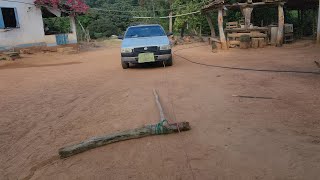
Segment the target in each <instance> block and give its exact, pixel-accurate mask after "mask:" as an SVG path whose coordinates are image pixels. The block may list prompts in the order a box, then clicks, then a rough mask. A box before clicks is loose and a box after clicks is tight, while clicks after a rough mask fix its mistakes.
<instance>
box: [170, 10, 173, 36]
mask: <svg viewBox="0 0 320 180" xmlns="http://www.w3.org/2000/svg"><path fill="white" fill-rule="evenodd" d="M172 14H173V13H172V11H170V13H169V32H171V33H172V24H173V23H172Z"/></svg>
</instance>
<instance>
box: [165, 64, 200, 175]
mask: <svg viewBox="0 0 320 180" xmlns="http://www.w3.org/2000/svg"><path fill="white" fill-rule="evenodd" d="M163 68H164V70H165V74H164V82H165V83H166V84H165V86H166V89H167V92H168V98H169V101H170V104H171V109H172V113H173V119H174V122H175V123H176V124H177V128H178V132H179V133H181V131H180V127H179V124H178V123H177V118H176V113H175V111H174V105H173V101H172V98H171V95H170V94H169V93H170V92H171V91H170V87H169V81H168V71H167V68H166V64H165V62H164V61H163ZM179 138H180V142H181V146H183V142H184V140H183V138H182V137H179ZM182 151H183V152H184V156H185V158H186V161H187V162H186V164H187V166H188V168H189V169H190V172H191V175H192V179H193V180H195V174H194V172H193V170H192V167H191V164H190V158H189V156H188V154H187V152H186V151H185V149H184V148H182Z"/></svg>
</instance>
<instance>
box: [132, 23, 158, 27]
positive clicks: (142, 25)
mask: <svg viewBox="0 0 320 180" xmlns="http://www.w3.org/2000/svg"><path fill="white" fill-rule="evenodd" d="M144 26H160V27H161V25H160V24H140V25H134V26H129V28H131V27H144Z"/></svg>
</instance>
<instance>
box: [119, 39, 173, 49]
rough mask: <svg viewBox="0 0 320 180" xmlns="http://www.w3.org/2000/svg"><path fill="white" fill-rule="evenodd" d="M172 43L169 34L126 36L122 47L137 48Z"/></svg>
mask: <svg viewBox="0 0 320 180" xmlns="http://www.w3.org/2000/svg"><path fill="white" fill-rule="evenodd" d="M168 44H170V42H169V39H168V37H167V36H155V37H141V38H125V39H124V40H123V41H122V45H121V47H122V48H136V47H147V46H161V45H168Z"/></svg>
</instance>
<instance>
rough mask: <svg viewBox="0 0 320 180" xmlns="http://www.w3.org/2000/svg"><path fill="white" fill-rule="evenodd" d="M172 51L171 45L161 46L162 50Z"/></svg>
mask: <svg viewBox="0 0 320 180" xmlns="http://www.w3.org/2000/svg"><path fill="white" fill-rule="evenodd" d="M170 49H171V45H170V44H168V45H162V46H160V50H170Z"/></svg>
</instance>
